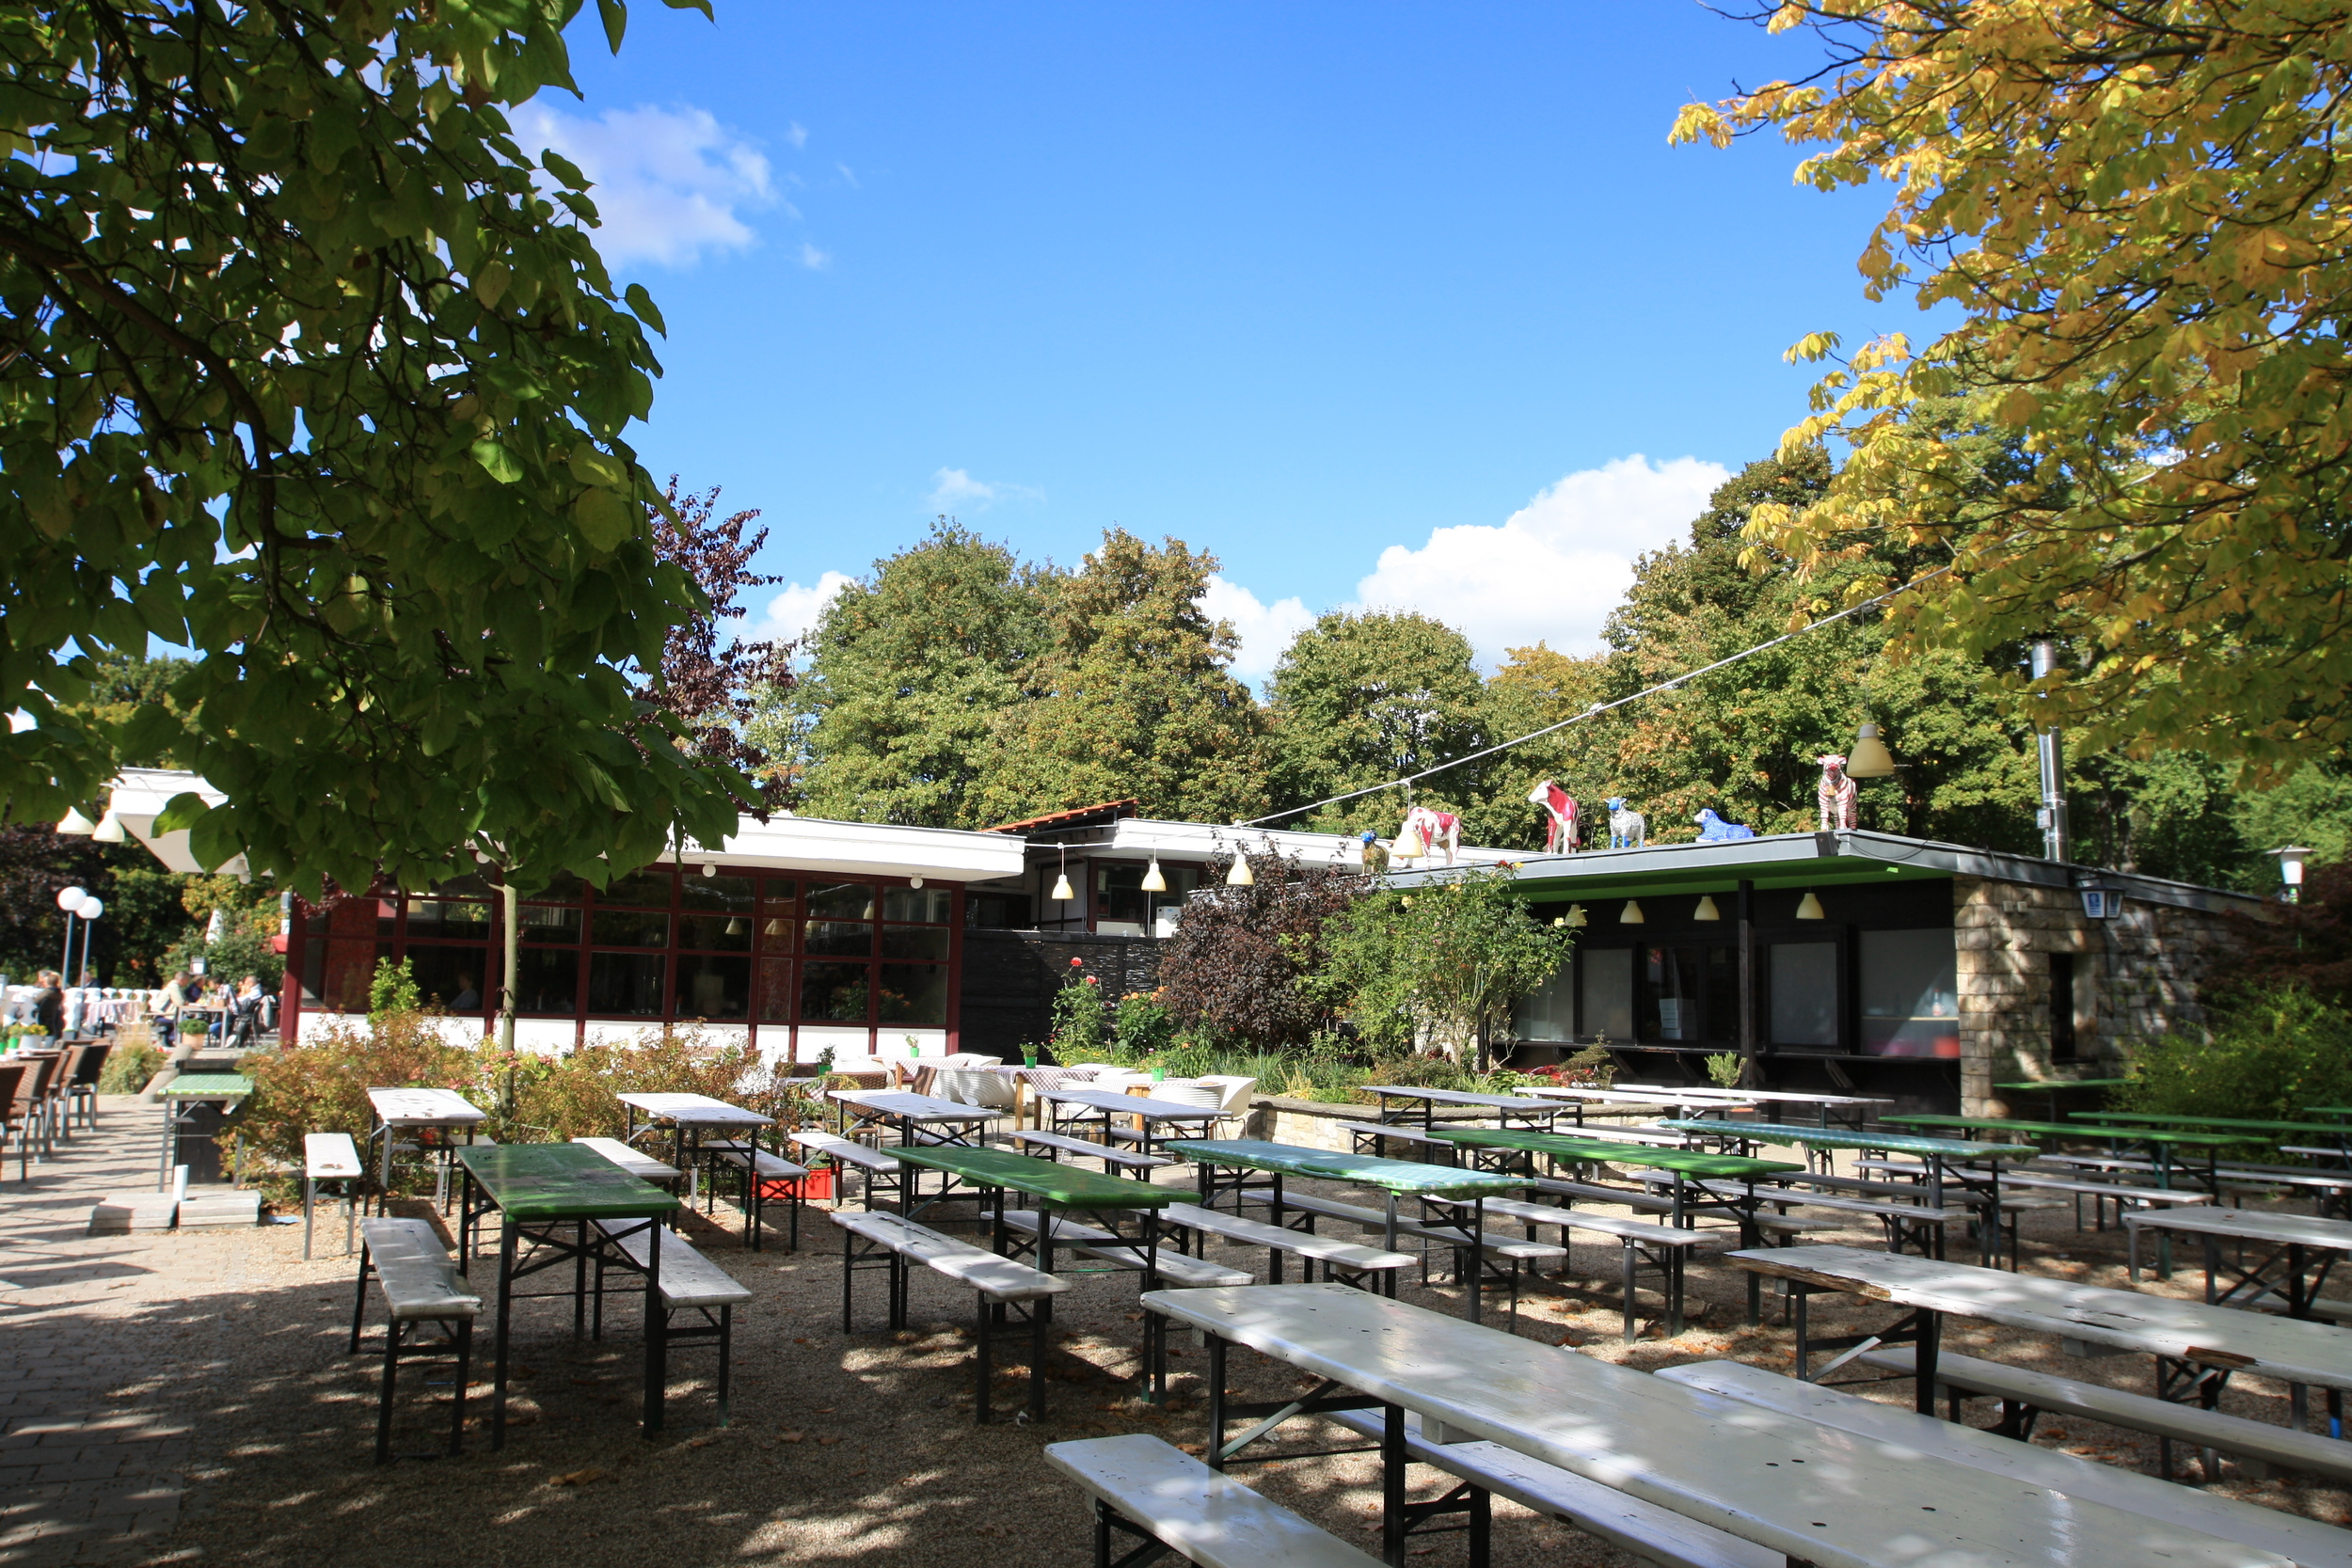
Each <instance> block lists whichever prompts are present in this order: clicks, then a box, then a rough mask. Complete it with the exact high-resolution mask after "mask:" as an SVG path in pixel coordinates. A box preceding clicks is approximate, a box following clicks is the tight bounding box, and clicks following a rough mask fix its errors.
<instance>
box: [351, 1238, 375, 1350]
mask: <svg viewBox="0 0 2352 1568" xmlns="http://www.w3.org/2000/svg"><path fill="white" fill-rule="evenodd" d="M372 1262H373V1259H371V1258H370V1257H369V1255H368V1249H367V1248H365V1247H361V1248H360V1249H359V1283H358V1285H357V1286H356V1287H354V1288H353V1291H352V1293H351V1354H353V1355H357V1354H359V1325H360V1324H361V1323H365V1322H366V1321H367V1316H368V1268H369V1265H370V1264H371V1263H372Z"/></svg>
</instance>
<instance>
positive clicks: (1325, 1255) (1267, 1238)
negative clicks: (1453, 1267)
mask: <svg viewBox="0 0 2352 1568" xmlns="http://www.w3.org/2000/svg"><path fill="white" fill-rule="evenodd" d="M1160 1218H1161V1220H1162V1221H1163V1222H1164V1223H1166V1224H1168V1225H1172V1226H1177V1227H1181V1228H1183V1229H1185V1230H1190V1231H1196V1232H1199V1233H1200V1234H1203V1235H1209V1236H1221V1237H1223V1238H1224V1239H1225V1240H1227V1241H1229V1242H1235V1243H1240V1244H1241V1245H1243V1246H1262V1247H1263V1248H1265V1249H1266V1275H1267V1277H1268V1278H1269V1279H1271V1280H1272V1281H1273V1282H1274V1283H1276V1284H1278V1285H1279V1284H1280V1283H1281V1282H1282V1259H1283V1257H1284V1256H1285V1255H1288V1256H1290V1257H1294V1258H1296V1259H1298V1260H1299V1278H1300V1280H1301V1281H1302V1282H1304V1283H1308V1284H1311V1283H1313V1281H1314V1276H1315V1269H1314V1266H1315V1264H1316V1263H1318V1262H1320V1263H1321V1264H1322V1265H1323V1277H1324V1278H1325V1279H1326V1280H1327V1281H1332V1282H1335V1283H1338V1284H1342V1285H1353V1286H1355V1287H1356V1288H1357V1289H1359V1290H1367V1291H1368V1290H1375V1289H1376V1290H1378V1291H1380V1292H1381V1293H1382V1294H1383V1295H1391V1296H1392V1295H1394V1294H1396V1272H1397V1271H1398V1270H1399V1269H1402V1268H1406V1267H1407V1266H1409V1265H1410V1264H1411V1263H1412V1262H1413V1260H1414V1259H1413V1255H1412V1254H1411V1253H1409V1252H1384V1251H1382V1250H1381V1249H1380V1248H1378V1247H1369V1246H1363V1245H1361V1244H1359V1243H1355V1242H1343V1241H1341V1240H1340V1239H1339V1238H1337V1237H1335V1236H1318V1235H1316V1234H1315V1233H1314V1232H1313V1231H1311V1230H1288V1229H1285V1228H1283V1227H1281V1226H1279V1225H1268V1224H1266V1223H1265V1222H1264V1221H1263V1220H1249V1219H1244V1218H1242V1217H1241V1216H1240V1215H1239V1214H1228V1213H1224V1212H1221V1211H1218V1210H1216V1209H1203V1208H1201V1207H1200V1205H1199V1204H1194V1203H1171V1204H1169V1205H1168V1207H1167V1208H1165V1209H1163V1210H1161V1211H1160ZM1373 1275H1379V1276H1380V1277H1379V1282H1378V1284H1377V1285H1375V1284H1374V1283H1373V1277H1372V1276H1373Z"/></svg>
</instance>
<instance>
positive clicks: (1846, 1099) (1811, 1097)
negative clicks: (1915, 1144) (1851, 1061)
mask: <svg viewBox="0 0 2352 1568" xmlns="http://www.w3.org/2000/svg"><path fill="white" fill-rule="evenodd" d="M1616 1086H1617V1087H1619V1088H1623V1089H1629V1090H1632V1091H1633V1092H1635V1093H1640V1092H1642V1091H1643V1090H1645V1089H1654V1090H1657V1091H1659V1092H1660V1093H1661V1094H1671V1095H1673V1096H1674V1097H1675V1100H1676V1102H1677V1104H1680V1105H1686V1106H1689V1107H1692V1109H1695V1110H1698V1111H1701V1112H1706V1111H1713V1110H1718V1109H1720V1110H1724V1111H1741V1110H1747V1109H1750V1108H1752V1107H1753V1106H1755V1105H1758V1104H1783V1105H1810V1106H1812V1107H1814V1109H1815V1110H1817V1111H1818V1112H1820V1117H1821V1125H1822V1126H1823V1127H1827V1126H1829V1125H1830V1112H1831V1111H1832V1110H1833V1109H1835V1110H1836V1111H1837V1112H1839V1113H1840V1115H1850V1116H1851V1117H1852V1118H1853V1119H1852V1121H1851V1122H1842V1123H1840V1125H1843V1126H1847V1127H1849V1128H1850V1129H1852V1130H1859V1129H1860V1128H1861V1126H1862V1123H1863V1121H1864V1120H1865V1119H1866V1118H1867V1117H1868V1115H1869V1113H1868V1111H1867V1110H1866V1109H1865V1108H1864V1107H1866V1106H1870V1105H1893V1104H1896V1103H1898V1102H1897V1101H1892V1100H1887V1099H1884V1098H1883V1097H1881V1096H1878V1095H1867V1094H1813V1093H1809V1092H1807V1091H1804V1090H1802V1089H1714V1088H1702V1087H1699V1086H1697V1085H1692V1087H1690V1088H1686V1089H1668V1088H1666V1087H1665V1086H1664V1085H1660V1084H1623V1085H1616Z"/></svg>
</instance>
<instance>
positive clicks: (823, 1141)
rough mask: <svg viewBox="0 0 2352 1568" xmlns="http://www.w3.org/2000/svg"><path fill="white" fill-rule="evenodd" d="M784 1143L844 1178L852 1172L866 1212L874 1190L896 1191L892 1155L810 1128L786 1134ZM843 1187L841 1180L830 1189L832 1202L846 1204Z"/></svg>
mask: <svg viewBox="0 0 2352 1568" xmlns="http://www.w3.org/2000/svg"><path fill="white" fill-rule="evenodd" d="M784 1141H785V1142H786V1143H787V1144H789V1145H791V1146H792V1148H795V1149H797V1150H799V1151H800V1154H801V1156H802V1157H803V1159H806V1160H809V1161H812V1162H814V1161H817V1160H826V1161H830V1162H831V1163H832V1164H833V1167H834V1170H835V1171H837V1172H839V1173H841V1175H842V1176H844V1177H846V1176H847V1175H848V1174H849V1173H850V1171H856V1172H857V1173H858V1179H859V1183H860V1185H861V1187H862V1188H863V1193H862V1196H863V1197H864V1199H865V1202H866V1207H867V1208H869V1209H870V1208H872V1207H873V1206H874V1200H875V1198H876V1196H878V1190H879V1191H887V1192H889V1193H891V1194H893V1195H895V1194H896V1193H897V1192H898V1177H899V1167H898V1156H897V1155H895V1154H884V1153H883V1152H882V1150H881V1149H879V1148H867V1147H866V1145H864V1144H862V1143H859V1142H858V1141H857V1140H856V1139H855V1138H845V1137H843V1136H841V1134H839V1133H837V1132H818V1131H817V1130H816V1129H813V1128H811V1129H804V1130H803V1131H801V1132H787V1133H786V1134H785V1140H784ZM847 1185H848V1183H847V1182H846V1181H843V1182H841V1183H840V1184H839V1185H836V1186H835V1187H834V1202H836V1203H839V1202H845V1201H847V1199H848V1197H849V1194H848V1193H847V1192H846V1191H844V1190H843V1189H844V1188H846V1187H847Z"/></svg>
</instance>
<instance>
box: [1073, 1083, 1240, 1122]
mask: <svg viewBox="0 0 2352 1568" xmlns="http://www.w3.org/2000/svg"><path fill="white" fill-rule="evenodd" d="M1037 1097H1038V1098H1039V1099H1040V1100H1050V1101H1056V1102H1057V1103H1059V1104H1064V1105H1090V1106H1092V1107H1093V1108H1094V1109H1095V1110H1098V1111H1115V1112H1118V1113H1119V1114H1120V1115H1122V1116H1124V1115H1126V1114H1128V1113H1130V1112H1132V1113H1134V1114H1135V1115H1136V1116H1139V1117H1150V1118H1151V1119H1152V1120H1153V1121H1216V1120H1217V1119H1218V1118H1219V1117H1223V1116H1224V1115H1225V1113H1224V1112H1222V1111H1220V1110H1217V1109H1216V1108H1215V1107H1213V1106H1208V1105H1187V1104H1185V1103H1184V1101H1181V1100H1154V1099H1152V1097H1151V1096H1149V1095H1140V1094H1112V1093H1111V1092H1110V1091H1108V1090H1107V1089H1040V1090H1038V1091H1037Z"/></svg>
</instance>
